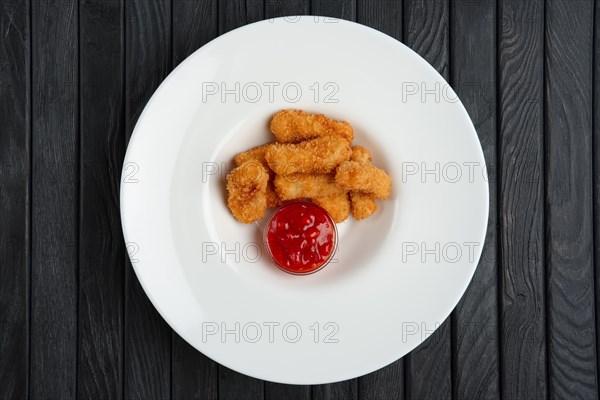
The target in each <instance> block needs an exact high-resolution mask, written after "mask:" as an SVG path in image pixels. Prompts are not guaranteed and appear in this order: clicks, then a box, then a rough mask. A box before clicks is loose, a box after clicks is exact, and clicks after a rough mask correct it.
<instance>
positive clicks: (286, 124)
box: [271, 110, 354, 143]
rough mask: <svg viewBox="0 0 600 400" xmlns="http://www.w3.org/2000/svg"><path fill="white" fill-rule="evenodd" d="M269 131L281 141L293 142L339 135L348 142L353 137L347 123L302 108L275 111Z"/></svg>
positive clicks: (352, 132)
mask: <svg viewBox="0 0 600 400" xmlns="http://www.w3.org/2000/svg"><path fill="white" fill-rule="evenodd" d="M271 132H273V135H275V137H276V138H277V141H278V142H281V143H295V142H300V141H302V140H307V139H312V138H316V137H320V136H339V137H342V138H344V139H346V141H347V142H348V143H352V140H353V139H354V130H353V129H352V126H351V125H350V124H349V123H347V122H343V121H336V120H333V119H331V118H328V117H326V116H324V115H323V114H309V113H307V112H305V111H302V110H281V111H279V112H277V113H276V114H275V115H274V116H273V119H271Z"/></svg>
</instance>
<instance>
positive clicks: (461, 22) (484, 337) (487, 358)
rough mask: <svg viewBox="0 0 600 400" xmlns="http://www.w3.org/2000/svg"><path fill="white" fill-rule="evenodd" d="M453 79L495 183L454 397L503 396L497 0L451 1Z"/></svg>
mask: <svg viewBox="0 0 600 400" xmlns="http://www.w3.org/2000/svg"><path fill="white" fill-rule="evenodd" d="M450 21H451V24H450V46H451V51H450V83H451V84H452V86H453V88H454V89H455V91H456V92H457V94H458V96H459V97H460V99H461V101H462V102H463V104H464V105H465V107H466V109H467V111H468V112H469V115H470V117H471V119H472V121H473V124H474V125H475V129H476V130H477V134H478V136H479V140H480V142H481V146H482V148H483V153H484V156H485V160H486V165H487V173H488V177H489V178H488V183H489V188H490V208H489V220H488V230H487V234H486V238H485V245H484V247H483V254H482V256H481V259H480V261H479V265H478V267H477V270H476V271H475V275H474V276H473V279H472V281H471V284H470V286H469V288H468V289H467V291H466V293H465V295H464V296H463V298H462V300H461V301H460V302H459V304H458V306H457V307H456V309H455V311H454V312H453V314H452V337H453V338H452V339H453V345H452V347H453V348H452V360H453V366H452V367H453V368H452V370H453V371H454V375H453V381H452V391H453V398H457V399H497V398H500V397H501V393H500V387H499V385H500V384H499V374H500V371H499V367H500V366H499V350H498V347H499V341H498V301H497V299H498V292H497V282H498V279H497V278H498V262H499V260H498V254H497V253H498V232H497V222H498V221H497V219H498V218H497V213H498V209H497V190H496V186H497V184H498V176H497V174H496V165H497V157H496V151H497V149H496V106H497V104H496V87H497V82H496V61H497V60H496V45H497V43H496V29H497V25H496V24H497V20H496V1H472V0H455V1H453V2H452V3H451V4H450Z"/></svg>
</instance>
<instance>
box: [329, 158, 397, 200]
mask: <svg viewBox="0 0 600 400" xmlns="http://www.w3.org/2000/svg"><path fill="white" fill-rule="evenodd" d="M335 181H336V183H337V184H338V185H339V186H340V187H341V188H343V189H346V190H358V191H360V192H365V193H369V194H372V195H373V196H374V197H375V198H376V199H387V198H389V197H390V192H391V190H392V178H391V177H390V176H389V175H388V174H387V173H386V172H385V171H384V170H382V169H380V168H377V167H374V166H373V165H371V164H365V163H359V162H357V161H344V162H343V163H341V164H340V166H339V167H338V168H337V170H336V173H335Z"/></svg>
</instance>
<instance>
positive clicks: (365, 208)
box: [350, 190, 377, 221]
mask: <svg viewBox="0 0 600 400" xmlns="http://www.w3.org/2000/svg"><path fill="white" fill-rule="evenodd" d="M350 209H351V210H352V216H353V217H354V219H355V220H357V221H360V220H361V219H365V218H367V217H370V216H371V215H372V214H373V213H374V212H375V211H377V203H376V202H375V198H373V195H372V194H369V193H362V192H358V191H356V190H353V191H351V192H350Z"/></svg>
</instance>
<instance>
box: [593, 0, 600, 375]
mask: <svg viewBox="0 0 600 400" xmlns="http://www.w3.org/2000/svg"><path fill="white" fill-rule="evenodd" d="M595 4H596V8H595V10H594V26H595V28H596V29H595V32H594V110H593V112H594V121H593V123H594V139H593V140H594V157H593V160H592V162H593V165H594V172H593V174H594V238H595V241H594V248H595V249H596V252H595V254H594V263H595V267H594V270H595V274H596V349H599V348H600V334H599V332H600V23H598V20H599V19H600V1H598V0H596V2H595ZM596 361H597V362H596V368H597V370H598V371H600V357H598V355H597V354H596Z"/></svg>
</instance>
